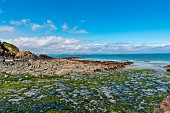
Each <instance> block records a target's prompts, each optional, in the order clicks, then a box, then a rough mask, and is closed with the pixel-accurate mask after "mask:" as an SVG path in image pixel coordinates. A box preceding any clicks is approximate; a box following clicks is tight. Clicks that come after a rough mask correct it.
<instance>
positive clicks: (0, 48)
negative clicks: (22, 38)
mask: <svg viewBox="0 0 170 113" xmlns="http://www.w3.org/2000/svg"><path fill="white" fill-rule="evenodd" d="M18 52H19V49H18V48H17V47H16V46H15V45H13V44H10V43H7V42H1V41H0V56H4V57H14V56H15V55H16V54H17V53H18Z"/></svg>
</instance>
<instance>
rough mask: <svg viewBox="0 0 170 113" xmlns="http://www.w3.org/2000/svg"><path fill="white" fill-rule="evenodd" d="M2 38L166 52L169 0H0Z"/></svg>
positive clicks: (86, 48)
mask: <svg viewBox="0 0 170 113" xmlns="http://www.w3.org/2000/svg"><path fill="white" fill-rule="evenodd" d="M0 39H1V40H3V41H8V42H11V43H14V44H16V45H17V46H19V48H20V49H21V50H22V49H27V50H31V51H33V52H36V53H41V52H43V53H159V52H160V53H161V52H164V53H169V52H170V0H0ZM61 41H62V42H61ZM21 42H22V43H21ZM28 42H29V43H28ZM31 45H34V47H32V46H31ZM39 48H43V49H39Z"/></svg>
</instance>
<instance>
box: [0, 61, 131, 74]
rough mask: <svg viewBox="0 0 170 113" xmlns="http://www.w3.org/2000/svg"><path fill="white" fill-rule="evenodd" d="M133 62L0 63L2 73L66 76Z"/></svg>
mask: <svg viewBox="0 0 170 113" xmlns="http://www.w3.org/2000/svg"><path fill="white" fill-rule="evenodd" d="M131 63H132V62H123V63H120V62H114V61H105V62H100V61H87V60H74V59H36V60H33V59H29V60H26V61H24V60H16V59H12V60H6V61H4V62H3V61H2V62H0V72H3V73H8V74H14V75H21V74H30V75H34V76H38V75H65V74H75V73H77V74H90V73H93V72H96V71H104V70H116V69H121V68H124V67H125V66H126V65H130V64H131Z"/></svg>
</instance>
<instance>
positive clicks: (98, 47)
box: [1, 36, 170, 54]
mask: <svg viewBox="0 0 170 113" xmlns="http://www.w3.org/2000/svg"><path fill="white" fill-rule="evenodd" d="M1 40H3V39H1ZM4 41H7V42H10V43H13V44H15V45H17V46H18V47H19V48H20V49H21V50H30V51H33V52H35V53H46V54H47V53H58V54H64V53H86V54H87V53H150V52H152V53H158V52H169V50H170V42H169V43H168V42H167V43H157V44H156V43H155V44H154V43H153V44H129V43H105V44H91V43H90V42H87V41H83V40H78V39H71V38H63V37H56V36H46V37H20V38H16V39H7V40H4Z"/></svg>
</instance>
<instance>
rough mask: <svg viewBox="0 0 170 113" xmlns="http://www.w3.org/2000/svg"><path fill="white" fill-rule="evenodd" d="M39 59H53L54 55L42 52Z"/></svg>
mask: <svg viewBox="0 0 170 113" xmlns="http://www.w3.org/2000/svg"><path fill="white" fill-rule="evenodd" d="M37 59H39V60H45V59H52V57H50V56H47V55H46V54H40V55H39V56H38V58H37Z"/></svg>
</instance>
